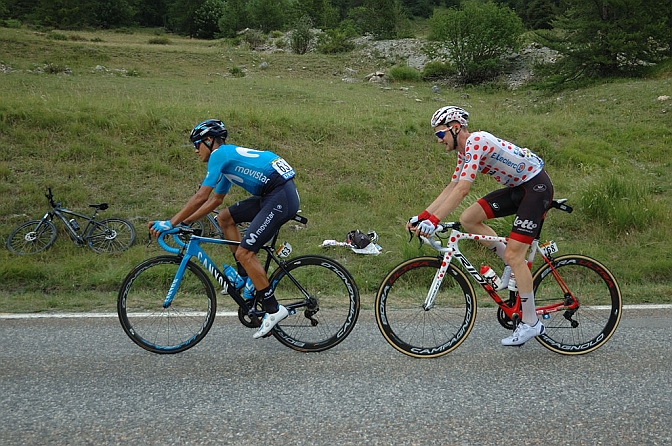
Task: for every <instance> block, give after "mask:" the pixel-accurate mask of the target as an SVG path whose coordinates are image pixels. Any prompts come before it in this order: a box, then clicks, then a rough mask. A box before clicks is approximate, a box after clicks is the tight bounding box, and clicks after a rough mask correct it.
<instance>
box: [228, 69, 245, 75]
mask: <svg viewBox="0 0 672 446" xmlns="http://www.w3.org/2000/svg"><path fill="white" fill-rule="evenodd" d="M229 74H230V75H231V76H233V77H245V72H244V71H243V69H242V68H239V67H233V68H229Z"/></svg>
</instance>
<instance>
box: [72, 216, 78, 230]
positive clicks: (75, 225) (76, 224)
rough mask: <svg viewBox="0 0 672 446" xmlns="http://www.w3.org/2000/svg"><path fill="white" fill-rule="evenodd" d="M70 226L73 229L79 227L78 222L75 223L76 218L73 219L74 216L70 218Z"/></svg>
mask: <svg viewBox="0 0 672 446" xmlns="http://www.w3.org/2000/svg"><path fill="white" fill-rule="evenodd" d="M70 226H72V229H74V230H75V231H79V229H80V227H79V223H77V220H75V219H74V218H71V219H70Z"/></svg>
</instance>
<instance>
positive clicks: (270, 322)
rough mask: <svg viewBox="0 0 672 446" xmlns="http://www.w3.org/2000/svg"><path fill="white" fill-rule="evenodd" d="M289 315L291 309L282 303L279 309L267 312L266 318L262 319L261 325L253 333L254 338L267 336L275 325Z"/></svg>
mask: <svg viewBox="0 0 672 446" xmlns="http://www.w3.org/2000/svg"><path fill="white" fill-rule="evenodd" d="M287 316H289V311H287V308H285V307H284V306H282V305H278V311H276V312H275V313H266V314H265V315H264V318H263V319H262V320H261V327H259V330H257V332H256V333H254V334H253V335H252V337H253V338H254V339H259V338H263V337H264V336H266V335H267V334H268V333H269V332H270V331H271V330H273V327H275V326H276V325H277V324H278V322H280V321H281V320H283V319H284V318H286V317H287Z"/></svg>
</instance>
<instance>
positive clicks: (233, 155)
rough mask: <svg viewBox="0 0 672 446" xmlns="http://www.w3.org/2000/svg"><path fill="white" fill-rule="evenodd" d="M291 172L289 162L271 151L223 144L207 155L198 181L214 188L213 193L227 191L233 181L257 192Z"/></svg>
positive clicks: (290, 176) (225, 192)
mask: <svg viewBox="0 0 672 446" xmlns="http://www.w3.org/2000/svg"><path fill="white" fill-rule="evenodd" d="M294 175H295V172H294V169H293V168H292V166H290V165H289V163H288V162H287V161H285V160H284V159H283V158H282V157H280V156H278V155H276V154H275V153H273V152H267V151H263V150H253V149H248V148H245V147H238V146H234V145H232V144H223V145H221V146H219V148H217V150H215V151H214V152H213V153H212V155H210V159H209V160H208V173H207V174H206V175H205V179H204V180H203V183H202V185H203V186H209V187H212V188H214V189H215V193H218V194H227V193H228V192H229V190H230V189H231V185H232V184H235V185H238V186H240V187H242V188H243V189H245V190H246V191H248V192H249V193H251V194H252V195H259V196H261V195H264V193H265V192H268V191H269V190H270V189H272V188H273V187H274V186H275V185H276V184H282V183H284V182H286V181H287V180H289V179H291V178H294Z"/></svg>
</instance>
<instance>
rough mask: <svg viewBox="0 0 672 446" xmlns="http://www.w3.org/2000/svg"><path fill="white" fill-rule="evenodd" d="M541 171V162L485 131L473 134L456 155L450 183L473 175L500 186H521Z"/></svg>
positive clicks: (523, 150)
mask: <svg viewBox="0 0 672 446" xmlns="http://www.w3.org/2000/svg"><path fill="white" fill-rule="evenodd" d="M543 168H544V161H543V160H542V159H541V158H539V157H538V156H537V155H535V154H534V153H532V152H531V151H530V150H529V149H522V148H520V147H518V146H516V145H515V144H513V143H510V142H508V141H504V140H503V139H499V138H497V137H496V136H493V135H491V134H490V133H487V132H474V133H472V134H471V135H470V136H469V138H468V139H467V143H466V147H465V149H464V153H462V152H458V153H457V167H456V168H455V174H454V175H453V179H452V181H459V180H469V181H474V180H475V179H476V173H478V172H480V173H483V174H487V175H490V176H491V177H492V178H493V179H494V180H495V181H497V182H498V183H500V184H501V185H503V186H510V187H513V186H520V185H521V184H523V183H524V182H526V181H528V180H529V179H531V178H533V177H534V176H536V175H537V174H538V173H539V172H541V171H542V170H543Z"/></svg>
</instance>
